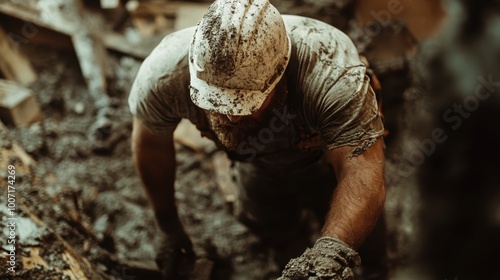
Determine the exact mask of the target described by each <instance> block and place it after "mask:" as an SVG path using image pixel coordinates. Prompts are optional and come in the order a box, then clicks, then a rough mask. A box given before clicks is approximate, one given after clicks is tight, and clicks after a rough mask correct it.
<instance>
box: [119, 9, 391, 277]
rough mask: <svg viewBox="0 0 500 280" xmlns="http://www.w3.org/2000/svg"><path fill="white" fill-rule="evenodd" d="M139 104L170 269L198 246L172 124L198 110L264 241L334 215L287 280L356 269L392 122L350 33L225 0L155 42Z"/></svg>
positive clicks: (375, 209)
mask: <svg viewBox="0 0 500 280" xmlns="http://www.w3.org/2000/svg"><path fill="white" fill-rule="evenodd" d="M129 106H130V109H131V112H132V114H133V115H134V128H133V135H132V149H133V156H134V162H135V165H136V168H137V171H138V173H139V175H140V177H141V179H142V182H143V184H144V186H145V189H146V192H147V194H148V195H149V199H150V202H151V205H152V207H153V210H154V212H155V214H156V218H157V221H158V223H159V224H160V226H161V228H162V230H163V231H164V232H165V234H166V236H167V237H168V240H170V243H169V244H170V248H169V249H170V251H169V252H170V254H168V252H167V253H166V254H167V255H168V256H167V257H166V259H167V260H170V262H166V264H164V266H163V270H164V272H165V273H173V270H175V268H176V267H177V265H178V263H177V264H176V263H175V262H174V261H175V260H178V254H180V253H181V252H184V253H186V252H192V250H191V246H192V245H191V242H190V239H189V237H188V236H187V235H186V233H185V231H184V229H183V227H182V225H181V222H180V221H179V217H178V213H177V210H176V205H175V201H174V181H175V176H174V174H175V168H176V164H175V162H176V159H175V150H174V145H173V131H174V129H175V128H176V125H177V124H178V123H179V121H180V120H181V119H182V118H186V119H189V120H190V121H191V122H192V123H194V124H195V125H196V126H197V127H198V129H200V131H201V132H202V135H205V136H207V137H209V138H211V139H213V140H214V141H215V142H216V144H217V145H218V147H219V148H221V149H223V150H225V151H226V152H227V154H228V156H229V157H230V158H231V159H232V160H234V161H235V162H236V166H235V169H236V173H237V178H238V180H237V182H238V184H239V186H240V190H239V199H238V206H239V209H240V210H239V211H238V215H239V218H240V220H241V221H242V222H243V223H245V224H246V225H248V227H249V228H250V229H251V230H253V231H254V232H256V233H257V234H259V235H260V236H261V237H262V240H263V242H267V243H266V244H271V245H276V248H282V249H284V248H288V245H290V244H292V243H293V242H294V239H295V238H300V237H301V236H303V235H304V234H306V233H305V232H306V231H304V228H306V226H305V223H306V219H305V218H304V217H305V215H304V213H306V212H304V211H303V209H304V208H305V207H308V208H310V209H311V210H312V212H313V213H315V214H316V216H317V219H318V220H319V221H320V222H321V224H322V225H323V226H322V230H321V233H320V238H319V239H318V240H317V241H316V242H315V244H314V246H312V248H311V249H307V250H306V251H305V252H304V253H303V254H302V255H301V253H302V252H303V250H304V249H305V247H302V249H301V250H302V251H301V252H299V253H298V254H297V255H295V257H298V258H295V259H292V260H290V259H288V260H290V263H288V265H286V268H285V269H284V271H283V274H282V279H307V278H308V277H309V276H315V277H316V278H315V279H351V278H352V277H353V269H354V268H355V267H356V266H358V265H359V264H360V257H359V255H358V253H357V252H356V249H357V248H359V246H360V245H361V244H362V243H363V241H364V240H365V238H366V237H367V236H368V235H369V233H370V232H371V231H372V229H373V228H374V226H375V224H376V222H377V218H378V217H379V215H380V214H381V212H382V209H383V205H384V201H385V188H384V174H383V169H384V158H383V140H382V136H383V132H384V128H383V124H382V121H381V117H380V114H379V113H378V110H377V101H376V98H375V94H374V92H373V90H372V88H371V87H370V80H369V78H368V77H367V76H366V67H365V65H364V64H363V63H362V62H361V61H360V58H359V56H358V53H357V51H356V48H355V46H354V45H353V43H352V42H351V41H350V39H349V38H348V37H347V36H346V35H345V34H343V33H342V32H341V31H339V30H337V29H336V28H334V27H332V26H330V25H328V24H325V23H323V22H320V21H317V20H313V19H310V18H305V17H300V16H288V15H284V16H282V15H280V13H279V12H278V11H277V10H276V8H275V7H273V6H272V5H271V4H270V3H269V2H268V0H253V1H252V0H217V1H215V2H214V3H213V4H212V5H211V6H210V8H209V10H208V12H207V13H206V14H205V15H204V17H203V18H202V20H201V21H200V22H199V23H198V25H197V26H195V27H191V28H187V29H183V30H180V31H177V32H174V33H172V34H170V35H168V36H166V37H165V38H164V39H163V41H162V42H161V43H160V44H159V45H158V46H157V47H156V48H155V49H154V50H153V52H152V53H151V54H150V56H149V57H148V58H147V59H146V60H145V61H144V63H143V65H142V66H141V69H140V70H139V73H138V75H137V78H136V80H135V82H134V84H133V87H132V90H131V93H130V97H129ZM311 245H312V244H311ZM280 246H281V247H280ZM277 250H279V249H277ZM288 260H287V261H288ZM285 264H286V262H285ZM170 275H172V274H170Z"/></svg>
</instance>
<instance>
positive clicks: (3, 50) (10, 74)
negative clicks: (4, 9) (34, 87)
mask: <svg viewBox="0 0 500 280" xmlns="http://www.w3.org/2000/svg"><path fill="white" fill-rule="evenodd" d="M12 36H14V35H13V34H7V33H6V32H5V31H4V30H3V28H2V27H1V26H0V71H2V73H3V76H4V77H5V78H7V79H9V80H13V81H16V82H19V83H20V84H23V85H29V84H31V83H33V82H34V81H36V79H37V75H36V73H35V70H34V69H33V67H32V66H31V63H30V61H29V60H28V58H27V57H26V56H25V55H24V54H23V53H22V52H21V51H20V50H19V48H17V46H16V45H15V43H16V42H15V38H13V37H12Z"/></svg>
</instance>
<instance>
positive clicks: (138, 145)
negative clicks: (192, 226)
mask: <svg viewBox="0 0 500 280" xmlns="http://www.w3.org/2000/svg"><path fill="white" fill-rule="evenodd" d="M132 154H133V159H134V164H135V167H136V170H137V173H138V175H139V177H140V178H141V181H142V183H143V185H144V188H145V190H146V193H147V195H148V197H149V201H150V202H151V206H152V208H153V210H154V212H155V215H156V217H157V219H158V222H159V224H160V226H161V227H162V229H163V230H166V229H167V228H168V224H169V223H177V222H178V217H177V210H176V205H175V196H174V182H175V169H176V164H175V149H174V144H173V137H171V136H156V135H153V134H152V133H151V132H150V131H148V130H147V128H146V127H144V126H143V125H142V124H141V123H140V121H138V120H134V131H133V135H132Z"/></svg>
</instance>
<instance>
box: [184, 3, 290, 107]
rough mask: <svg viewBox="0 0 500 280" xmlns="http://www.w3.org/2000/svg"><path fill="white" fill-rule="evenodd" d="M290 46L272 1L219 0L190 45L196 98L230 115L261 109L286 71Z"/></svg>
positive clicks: (282, 23)
mask: <svg viewBox="0 0 500 280" xmlns="http://www.w3.org/2000/svg"><path fill="white" fill-rule="evenodd" d="M290 51H291V44H290V38H289V37H288V35H287V32H286V29H285V24H284V22H283V18H282V17H281V15H280V13H279V12H278V10H277V9H276V8H275V7H273V6H272V5H271V4H270V3H269V1H268V0H217V1H215V2H214V3H213V4H212V5H211V6H210V8H209V9H208V12H207V13H206V14H205V15H204V16H203V18H202V19H201V21H200V22H199V23H198V25H197V28H196V31H195V33H194V36H193V40H192V41H191V46H190V49H189V72H190V75H191V85H190V91H191V92H190V93H191V100H192V101H193V102H194V103H195V104H196V105H197V106H198V107H201V108H202V109H205V110H211V111H215V112H218V113H221V114H225V115H235V116H240V115H250V114H252V113H253V112H255V111H257V110H258V109H259V108H260V106H261V105H262V103H263V102H264V100H265V99H266V97H267V95H268V94H269V93H270V92H271V91H272V90H273V88H274V87H275V86H276V84H277V83H278V82H279V80H280V79H281V77H282V75H283V73H284V72H285V69H286V66H287V65H288V61H289V60H290Z"/></svg>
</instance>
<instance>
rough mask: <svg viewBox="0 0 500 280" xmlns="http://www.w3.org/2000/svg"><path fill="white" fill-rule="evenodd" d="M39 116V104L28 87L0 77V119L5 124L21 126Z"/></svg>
mask: <svg viewBox="0 0 500 280" xmlns="http://www.w3.org/2000/svg"><path fill="white" fill-rule="evenodd" d="M41 118H42V112H41V109H40V105H39V104H38V101H37V100H36V98H35V96H33V94H32V93H31V90H30V89H28V88H25V87H23V86H21V85H19V84H17V83H15V82H12V81H7V80H2V79H0V119H1V120H2V121H3V122H4V123H5V124H7V125H16V126H23V125H29V124H32V123H35V122H37V121H39V120H41Z"/></svg>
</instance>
